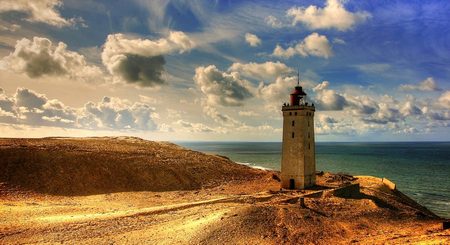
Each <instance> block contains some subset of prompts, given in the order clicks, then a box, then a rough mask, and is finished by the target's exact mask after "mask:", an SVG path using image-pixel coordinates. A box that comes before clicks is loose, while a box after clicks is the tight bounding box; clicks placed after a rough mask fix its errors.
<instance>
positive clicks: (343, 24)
mask: <svg viewBox="0 0 450 245" xmlns="http://www.w3.org/2000/svg"><path fill="white" fill-rule="evenodd" d="M343 2H344V1H343V0H327V2H326V4H325V7H323V8H320V7H317V6H315V5H310V6H308V7H306V8H305V7H292V8H290V9H289V10H288V11H287V12H286V14H287V16H288V17H292V25H296V24H297V23H302V24H304V25H305V26H306V27H307V28H309V29H313V30H314V29H331V28H335V29H337V30H339V31H346V30H348V29H351V28H352V27H354V26H355V25H356V24H358V23H361V22H364V21H366V20H367V19H368V18H370V17H371V15H370V14H369V13H368V12H366V11H358V12H354V13H353V12H350V11H348V10H346V9H345V7H344V4H343Z"/></svg>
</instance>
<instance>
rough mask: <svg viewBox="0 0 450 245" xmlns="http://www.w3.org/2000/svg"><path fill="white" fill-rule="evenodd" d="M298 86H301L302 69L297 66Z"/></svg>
mask: <svg viewBox="0 0 450 245" xmlns="http://www.w3.org/2000/svg"><path fill="white" fill-rule="evenodd" d="M297 86H300V69H298V68H297Z"/></svg>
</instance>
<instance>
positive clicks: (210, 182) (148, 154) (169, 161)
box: [0, 137, 450, 244]
mask: <svg viewBox="0 0 450 245" xmlns="http://www.w3.org/2000/svg"><path fill="white" fill-rule="evenodd" d="M0 159H1V160H0V170H1V171H0V182H1V183H0V244H24V243H25V244H44V243H45V244H55V243H70V244H115V243H118V244H353V243H354V244H410V243H413V244H416V243H420V244H449V243H450V229H447V230H443V229H442V219H440V218H439V217H437V216H436V215H434V214H433V213H431V212H430V211H429V210H427V209H426V208H425V207H423V206H421V205H419V204H417V203H416V202H414V201H413V200H411V199H410V198H408V197H407V196H405V195H404V194H402V193H401V192H400V191H398V190H396V189H395V188H392V187H390V186H389V185H386V184H385V183H384V182H383V180H382V179H381V178H377V177H371V176H349V175H342V174H333V173H319V174H318V175H317V186H316V187H315V188H313V189H309V190H302V191H286V190H280V183H279V180H278V179H277V177H276V176H277V174H278V173H277V172H274V171H264V170H257V169H252V168H249V167H246V166H242V165H239V164H236V163H233V162H232V161H230V160H228V159H226V158H224V157H219V156H213V155H208V154H203V153H199V152H195V151H190V150H187V149H184V148H181V147H179V146H176V145H174V144H171V143H163V142H150V141H145V140H142V139H138V138H130V137H120V138H79V139H73V138H45V139H0ZM301 198H303V200H304V204H302V202H301V201H300V200H301Z"/></svg>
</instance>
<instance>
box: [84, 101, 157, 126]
mask: <svg viewBox="0 0 450 245" xmlns="http://www.w3.org/2000/svg"><path fill="white" fill-rule="evenodd" d="M154 112H155V109H154V108H153V107H150V106H149V105H147V104H144V103H140V102H136V103H133V104H132V103H130V102H128V101H127V100H122V99H119V98H114V97H112V98H111V97H104V98H103V99H102V101H101V102H98V103H94V102H88V103H86V105H85V106H84V108H83V116H82V117H81V118H80V119H79V121H80V122H81V124H84V125H85V126H88V127H92V126H94V128H95V127H98V128H110V129H138V130H155V129H156V128H157V126H156V124H155V122H154V121H153V113H154Z"/></svg>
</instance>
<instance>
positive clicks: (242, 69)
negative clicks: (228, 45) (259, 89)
mask: <svg viewBox="0 0 450 245" xmlns="http://www.w3.org/2000/svg"><path fill="white" fill-rule="evenodd" d="M228 71H234V72H239V73H240V74H242V75H243V76H246V77H251V78H256V79H261V80H267V79H274V78H276V77H278V76H282V75H287V74H289V73H291V72H292V69H291V68H290V67H288V66H287V65H286V64H284V63H281V62H279V61H277V62H272V61H267V62H264V63H254V62H250V63H233V64H232V65H231V66H230V68H228Z"/></svg>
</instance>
